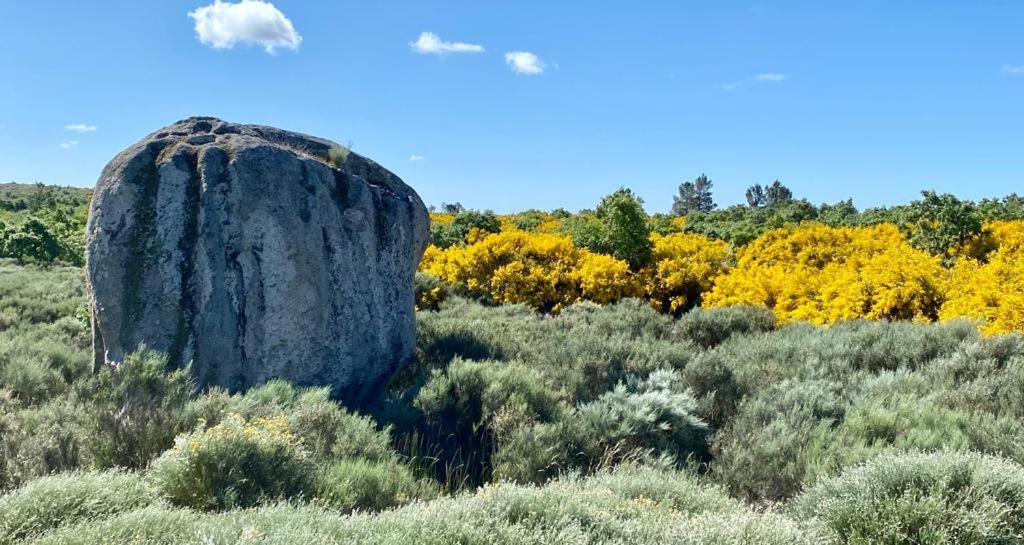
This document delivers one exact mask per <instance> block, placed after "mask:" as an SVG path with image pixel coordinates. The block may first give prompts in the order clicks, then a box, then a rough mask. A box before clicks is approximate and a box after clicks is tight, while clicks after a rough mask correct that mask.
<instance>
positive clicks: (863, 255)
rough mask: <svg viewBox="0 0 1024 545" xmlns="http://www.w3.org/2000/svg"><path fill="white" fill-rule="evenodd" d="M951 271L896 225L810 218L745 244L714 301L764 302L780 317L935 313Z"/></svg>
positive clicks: (822, 320) (819, 319) (824, 319)
mask: <svg viewBox="0 0 1024 545" xmlns="http://www.w3.org/2000/svg"><path fill="white" fill-rule="evenodd" d="M944 274H945V271H944V269H943V268H942V264H941V262H940V260H939V259H938V258H937V257H934V256H931V255H929V254H928V253H926V252H924V251H921V250H917V249H915V248H913V247H911V246H910V245H909V244H908V243H907V241H906V239H905V238H904V237H903V235H902V234H901V233H900V232H899V230H898V229H897V228H896V227H895V226H892V225H877V226H872V227H839V228H836V227H828V226H824V225H810V226H804V227H799V228H788V229H777V230H774V231H769V232H767V233H765V234H764V235H762V236H761V237H759V238H757V239H756V240H754V241H753V242H752V243H750V244H749V245H747V246H745V247H743V248H741V249H740V250H739V251H738V259H737V264H736V267H735V268H733V269H732V270H731V271H729V272H728V273H726V274H725V275H723V276H721V277H719V278H718V279H717V281H716V285H715V288H714V290H712V291H711V293H709V294H707V296H706V297H705V299H704V303H705V304H706V306H709V307H722V306H729V305H738V304H754V305H764V306H766V307H768V308H771V309H772V310H774V311H775V314H776V316H777V317H778V319H779V321H780V322H791V321H797V320H806V321H809V322H812V323H816V324H827V323H833V322H837V321H840V320H848V319H852V318H859V317H865V318H892V319H895V318H901V319H916V320H926V319H934V318H935V317H936V313H937V311H938V305H939V304H940V303H941V292H940V287H941V284H942V281H943V278H944Z"/></svg>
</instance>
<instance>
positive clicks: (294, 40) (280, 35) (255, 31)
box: [188, 0, 302, 54]
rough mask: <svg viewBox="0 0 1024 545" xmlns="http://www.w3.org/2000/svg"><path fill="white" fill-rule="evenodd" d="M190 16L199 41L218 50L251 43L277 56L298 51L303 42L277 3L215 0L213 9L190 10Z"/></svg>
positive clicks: (209, 7)
mask: <svg viewBox="0 0 1024 545" xmlns="http://www.w3.org/2000/svg"><path fill="white" fill-rule="evenodd" d="M188 16H189V17H191V18H192V19H193V20H195V22H196V38H198V39H199V41H200V42H201V43H204V44H206V45H208V46H211V47H213V48H214V49H231V48H232V47H234V46H235V44H237V43H250V44H255V45H261V46H263V49H265V50H266V52H267V53H270V54H274V53H276V52H277V50H278V49H279V48H284V49H291V50H293V51H294V50H296V49H298V48H299V44H300V43H302V36H300V35H299V33H298V32H296V31H295V25H293V24H292V22H291V21H290V20H289V19H288V18H287V17H285V16H284V14H283V13H281V11H280V10H278V9H277V8H276V7H274V4H272V3H270V2H265V1H263V0H241V1H240V2H238V3H232V2H222V1H221V0H214V2H213V3H212V4H210V5H209V6H205V7H201V8H198V9H196V10H195V11H190V12H189V14H188Z"/></svg>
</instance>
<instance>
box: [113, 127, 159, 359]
mask: <svg viewBox="0 0 1024 545" xmlns="http://www.w3.org/2000/svg"><path fill="white" fill-rule="evenodd" d="M165 145H166V143H164V142H154V143H151V144H149V145H147V146H146V149H145V152H144V153H143V154H142V155H139V156H137V157H136V158H135V159H134V160H133V162H135V163H137V164H138V166H137V169H138V170H137V174H136V178H135V180H136V185H137V186H138V191H139V193H140V195H139V198H138V200H137V201H136V202H137V203H138V205H137V206H136V207H135V209H134V212H135V213H134V217H133V221H132V227H131V228H130V231H131V234H130V236H129V239H128V248H129V249H130V250H129V251H130V252H131V255H132V256H134V259H132V260H131V261H129V262H128V263H127V269H126V270H125V274H124V291H123V294H122V297H123V300H122V306H123V308H124V318H125V319H124V320H123V322H122V327H121V331H118V332H117V333H116V334H117V335H118V337H119V344H120V346H122V347H127V348H128V349H129V350H130V349H132V348H133V347H134V341H133V339H132V338H131V333H130V332H131V329H130V328H129V327H125V325H126V324H134V323H135V322H137V321H139V320H141V319H142V312H143V310H144V308H143V307H144V304H145V303H144V301H143V298H142V283H143V281H144V277H145V273H146V271H147V269H148V268H149V266H150V265H151V263H152V260H153V259H154V258H155V257H156V256H155V255H154V254H155V252H154V250H153V240H154V237H155V234H156V223H155V222H156V196H157V191H158V190H159V189H160V173H159V169H158V166H157V162H156V159H157V157H159V156H160V154H161V153H162V152H163V150H164V147H165Z"/></svg>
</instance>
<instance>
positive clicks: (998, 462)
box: [791, 452, 1024, 545]
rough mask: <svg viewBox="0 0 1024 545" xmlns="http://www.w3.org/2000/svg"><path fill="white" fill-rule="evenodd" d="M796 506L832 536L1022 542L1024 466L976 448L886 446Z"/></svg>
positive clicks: (967, 543)
mask: <svg viewBox="0 0 1024 545" xmlns="http://www.w3.org/2000/svg"><path fill="white" fill-rule="evenodd" d="M791 511H792V512H793V513H794V514H796V515H797V516H799V517H801V518H803V519H805V520H808V521H809V522H810V523H812V524H814V525H817V526H820V527H821V528H823V529H825V530H827V531H829V532H831V534H832V535H833V541H834V542H835V543H843V544H851V545H852V544H869V543H872V544H873V543H918V544H922V545H929V544H951V543H956V544H958V545H981V544H1003V543H1019V542H1020V540H1021V538H1022V536H1024V468H1022V467H1021V466H1020V465H1018V464H1015V463H1012V462H1009V461H1006V460H1003V459H999V458H995V457H990V456H985V455H980V454H974V453H964V452H959V453H955V452H936V453H928V454H925V453H907V454H900V453H893V454H886V455H882V456H879V457H877V458H874V459H872V460H871V461H869V462H867V463H865V464H863V465H860V466H857V467H855V468H852V469H849V470H847V471H846V472H844V473H843V474H842V475H839V476H837V477H833V478H831V479H826V480H824V481H822V482H821V483H819V484H817V485H816V486H814V487H813V488H811V489H810V490H808V491H807V492H806V493H804V494H803V495H801V496H800V497H799V498H797V499H796V500H795V501H794V503H793V505H792V506H791Z"/></svg>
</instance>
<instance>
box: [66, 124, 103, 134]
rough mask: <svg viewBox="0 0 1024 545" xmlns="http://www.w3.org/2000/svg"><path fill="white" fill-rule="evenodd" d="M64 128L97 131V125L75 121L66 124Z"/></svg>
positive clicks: (76, 130)
mask: <svg viewBox="0 0 1024 545" xmlns="http://www.w3.org/2000/svg"><path fill="white" fill-rule="evenodd" d="M64 130H66V131H71V132H77V133H87V132H96V125H86V124H85V123H73V124H71V125H64Z"/></svg>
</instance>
